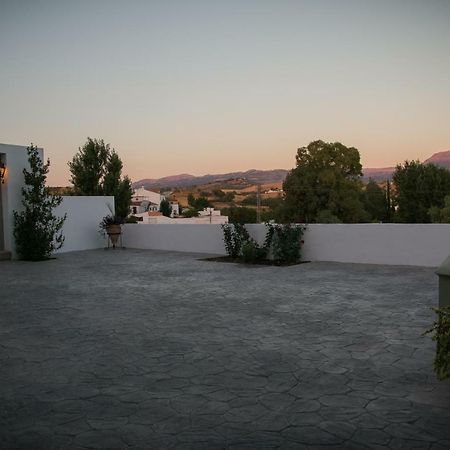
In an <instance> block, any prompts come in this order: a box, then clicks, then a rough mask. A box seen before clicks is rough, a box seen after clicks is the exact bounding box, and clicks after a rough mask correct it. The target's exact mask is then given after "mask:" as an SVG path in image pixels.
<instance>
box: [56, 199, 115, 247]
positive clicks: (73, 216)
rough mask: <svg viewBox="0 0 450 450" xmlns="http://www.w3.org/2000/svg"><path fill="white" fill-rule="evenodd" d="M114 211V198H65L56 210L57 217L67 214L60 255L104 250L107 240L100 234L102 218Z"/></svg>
mask: <svg viewBox="0 0 450 450" xmlns="http://www.w3.org/2000/svg"><path fill="white" fill-rule="evenodd" d="M108 205H110V206H111V208H112V210H113V211H114V197H113V196H105V197H100V196H92V197H88V196H86V197H84V196H80V197H78V196H74V197H63V202H62V203H61V205H59V206H58V207H57V208H56V209H55V215H57V216H60V217H61V216H63V215H64V214H67V219H66V221H65V222H64V227H63V234H64V236H65V238H66V239H65V241H64V245H63V247H62V248H61V249H60V250H58V253H62V252H71V251H77V250H90V249H94V248H102V247H105V246H106V245H107V241H106V238H104V237H103V236H102V235H101V234H100V233H99V224H100V222H101V220H102V218H103V217H104V216H106V215H108V214H111V212H110V210H109V208H108Z"/></svg>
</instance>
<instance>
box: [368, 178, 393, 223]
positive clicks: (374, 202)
mask: <svg viewBox="0 0 450 450" xmlns="http://www.w3.org/2000/svg"><path fill="white" fill-rule="evenodd" d="M363 204H364V209H365V210H366V212H367V214H368V220H370V221H374V220H375V221H377V222H385V221H386V219H387V217H386V216H387V214H386V213H387V209H388V207H387V196H386V192H385V191H384V190H383V189H382V188H381V187H380V186H378V184H377V183H376V182H375V181H374V180H372V179H370V180H369V182H368V183H367V185H366V188H365V190H364V193H363Z"/></svg>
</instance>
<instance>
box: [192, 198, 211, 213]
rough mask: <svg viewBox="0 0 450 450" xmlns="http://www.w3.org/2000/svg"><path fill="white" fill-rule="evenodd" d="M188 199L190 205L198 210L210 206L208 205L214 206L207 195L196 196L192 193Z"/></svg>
mask: <svg viewBox="0 0 450 450" xmlns="http://www.w3.org/2000/svg"><path fill="white" fill-rule="evenodd" d="M187 200H188V205H189V206H190V207H191V208H193V209H196V210H197V211H201V210H202V209H204V208H208V207H211V206H212V205H211V203H210V202H209V200H208V199H207V198H206V197H198V198H195V197H194V196H193V195H192V194H189V195H188V197H187Z"/></svg>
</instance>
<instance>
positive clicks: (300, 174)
mask: <svg viewBox="0 0 450 450" xmlns="http://www.w3.org/2000/svg"><path fill="white" fill-rule="evenodd" d="M296 163H297V165H296V167H295V168H294V169H292V170H291V171H290V172H289V173H288V175H287V177H286V180H285V182H284V184H283V190H284V191H285V202H284V206H283V209H282V211H281V217H280V219H284V220H290V221H299V222H315V221H316V219H317V216H318V214H319V213H320V211H324V210H325V211H327V215H330V214H331V215H332V216H335V217H337V218H338V219H339V220H341V221H342V222H359V221H361V220H363V218H364V216H365V213H364V209H363V206H362V203H361V201H360V194H361V186H362V184H361V181H360V177H361V169H362V166H361V163H360V158H359V152H358V150H357V149H356V148H354V147H346V146H345V145H343V144H341V143H339V142H334V143H327V142H323V141H320V140H319V141H314V142H311V143H310V144H309V145H308V146H307V147H301V148H299V149H298V150H297V155H296ZM328 211H329V213H328Z"/></svg>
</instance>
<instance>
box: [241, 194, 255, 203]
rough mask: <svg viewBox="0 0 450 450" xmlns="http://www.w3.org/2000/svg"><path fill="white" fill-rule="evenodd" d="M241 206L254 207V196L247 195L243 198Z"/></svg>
mask: <svg viewBox="0 0 450 450" xmlns="http://www.w3.org/2000/svg"><path fill="white" fill-rule="evenodd" d="M241 204H242V205H248V206H256V204H257V199H256V195H253V194H252V195H247V197H245V198H244V200H242V202H241Z"/></svg>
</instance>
